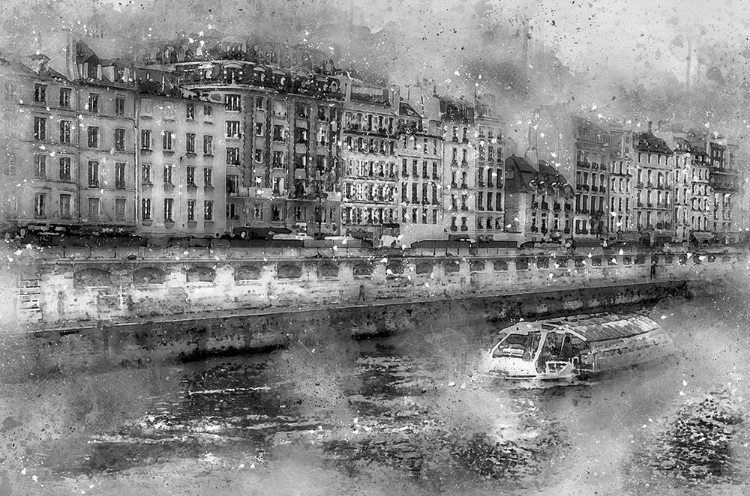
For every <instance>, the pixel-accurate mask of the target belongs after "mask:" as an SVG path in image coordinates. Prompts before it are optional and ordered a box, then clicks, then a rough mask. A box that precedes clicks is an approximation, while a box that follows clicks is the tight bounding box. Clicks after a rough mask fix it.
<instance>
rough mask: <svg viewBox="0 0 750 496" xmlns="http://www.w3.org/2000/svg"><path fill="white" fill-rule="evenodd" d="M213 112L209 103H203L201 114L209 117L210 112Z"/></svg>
mask: <svg viewBox="0 0 750 496" xmlns="http://www.w3.org/2000/svg"><path fill="white" fill-rule="evenodd" d="M212 112H213V107H211V105H204V106H203V116H204V117H211V113H212Z"/></svg>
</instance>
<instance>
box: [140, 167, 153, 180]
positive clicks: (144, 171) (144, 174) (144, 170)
mask: <svg viewBox="0 0 750 496" xmlns="http://www.w3.org/2000/svg"><path fill="white" fill-rule="evenodd" d="M141 182H142V183H143V184H151V164H143V165H142V166H141Z"/></svg>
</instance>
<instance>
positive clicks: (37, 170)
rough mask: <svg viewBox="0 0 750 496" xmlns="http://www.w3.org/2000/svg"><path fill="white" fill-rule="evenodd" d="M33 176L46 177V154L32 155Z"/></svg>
mask: <svg viewBox="0 0 750 496" xmlns="http://www.w3.org/2000/svg"><path fill="white" fill-rule="evenodd" d="M34 177H38V178H41V179H44V178H45V177H47V155H35V156H34Z"/></svg>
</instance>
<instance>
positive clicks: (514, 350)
mask: <svg viewBox="0 0 750 496" xmlns="http://www.w3.org/2000/svg"><path fill="white" fill-rule="evenodd" d="M539 339H540V334H539V333H538V332H532V333H529V334H509V335H508V337H507V338H505V340H504V341H502V342H501V343H500V345H499V346H498V347H497V348H496V349H495V351H494V353H493V354H492V356H493V357H494V358H498V357H514V358H522V359H524V360H526V361H529V360H531V359H532V357H533V356H534V352H535V351H536V349H537V347H538V346H539Z"/></svg>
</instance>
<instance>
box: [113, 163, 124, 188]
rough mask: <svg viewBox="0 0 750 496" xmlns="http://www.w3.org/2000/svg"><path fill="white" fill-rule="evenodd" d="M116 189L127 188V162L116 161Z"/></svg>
mask: <svg viewBox="0 0 750 496" xmlns="http://www.w3.org/2000/svg"><path fill="white" fill-rule="evenodd" d="M115 189H125V162H115Z"/></svg>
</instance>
